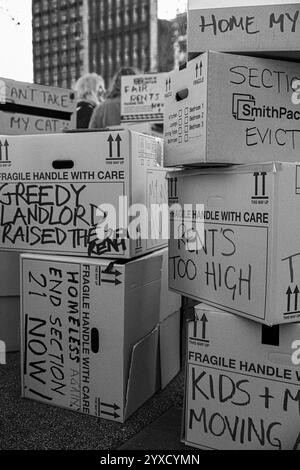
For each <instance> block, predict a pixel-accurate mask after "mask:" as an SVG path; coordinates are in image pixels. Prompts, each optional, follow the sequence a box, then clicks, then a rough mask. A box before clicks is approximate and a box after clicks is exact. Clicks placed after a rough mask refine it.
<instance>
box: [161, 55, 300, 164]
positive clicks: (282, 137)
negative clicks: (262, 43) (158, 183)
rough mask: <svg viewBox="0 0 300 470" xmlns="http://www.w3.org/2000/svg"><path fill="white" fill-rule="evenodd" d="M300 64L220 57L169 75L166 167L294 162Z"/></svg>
mask: <svg viewBox="0 0 300 470" xmlns="http://www.w3.org/2000/svg"><path fill="white" fill-rule="evenodd" d="M299 77H300V65H299V64H297V63H291V62H281V61H276V60H270V59H261V58H253V57H245V56H237V55H232V54H220V53H217V52H209V53H205V54H203V55H201V56H199V57H198V58H196V59H194V60H192V61H190V62H188V63H187V67H186V68H185V69H183V70H180V71H174V72H171V73H170V75H169V83H170V87H169V92H168V93H167V94H166V106H165V125H164V132H165V150H166V162H165V163H166V166H178V165H199V164H207V165H217V164H223V165H224V164H234V163H237V164H241V163H245V164H246V163H258V162H259V163H262V162H266V161H276V160H279V161H297V160H299V150H300V104H299V103H300V99H299V93H295V91H294V89H293V88H295V89H296V88H297V86H296V84H297V83H298V85H300V81H298V79H299Z"/></svg>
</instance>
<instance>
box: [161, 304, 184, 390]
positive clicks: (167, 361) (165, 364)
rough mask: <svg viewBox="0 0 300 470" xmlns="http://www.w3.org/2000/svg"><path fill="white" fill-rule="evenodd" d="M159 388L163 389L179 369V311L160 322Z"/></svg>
mask: <svg viewBox="0 0 300 470" xmlns="http://www.w3.org/2000/svg"><path fill="white" fill-rule="evenodd" d="M159 347H160V368H161V388H162V389H164V388H166V387H167V385H168V384H169V383H170V382H171V381H172V380H173V379H174V378H175V377H176V375H177V374H178V373H179V371H180V312H179V311H178V312H175V313H174V314H173V315H171V316H170V317H169V318H167V319H166V320H164V321H163V322H162V323H161V324H160V338H159Z"/></svg>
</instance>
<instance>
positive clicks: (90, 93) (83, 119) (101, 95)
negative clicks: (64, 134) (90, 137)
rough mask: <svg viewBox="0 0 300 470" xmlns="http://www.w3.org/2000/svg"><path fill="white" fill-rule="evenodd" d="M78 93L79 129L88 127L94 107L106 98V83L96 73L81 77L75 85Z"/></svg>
mask: <svg viewBox="0 0 300 470" xmlns="http://www.w3.org/2000/svg"><path fill="white" fill-rule="evenodd" d="M74 89H75V91H76V93H77V129H88V128H89V124H90V120H91V116H92V114H93V111H94V109H95V108H96V107H97V106H98V105H99V104H100V103H101V102H103V101H104V99H105V93H106V92H105V83H104V80H103V78H102V77H101V76H100V75H97V74H96V73H89V74H86V75H84V76H83V77H81V78H80V79H79V80H78V81H77V83H76V85H75V87H74Z"/></svg>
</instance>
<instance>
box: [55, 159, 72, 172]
mask: <svg viewBox="0 0 300 470" xmlns="http://www.w3.org/2000/svg"><path fill="white" fill-rule="evenodd" d="M52 166H53V168H54V170H72V168H74V162H73V160H55V161H54V162H53V163H52Z"/></svg>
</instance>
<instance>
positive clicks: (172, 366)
mask: <svg viewBox="0 0 300 470" xmlns="http://www.w3.org/2000/svg"><path fill="white" fill-rule="evenodd" d="M162 256H163V255H162V253H157V254H156V255H149V256H146V257H144V258H139V259H138V260H135V261H131V262H128V263H122V262H112V261H109V260H90V259H79V258H71V257H47V256H37V255H36V256H34V255H23V256H22V258H21V265H22V267H21V269H22V312H21V333H22V334H21V338H22V364H23V370H22V394H23V396H24V397H25V398H29V399H34V400H38V401H41V402H42V403H45V404H52V405H55V406H59V407H63V408H68V409H71V410H74V411H78V412H82V413H86V414H89V415H93V416H96V417H101V418H104V419H108V420H113V421H118V422H124V421H125V420H126V419H127V418H128V417H129V416H130V415H131V414H132V413H134V412H135V411H136V410H137V409H138V408H139V407H140V406H142V405H143V403H145V402H146V401H147V400H148V399H149V398H150V397H151V396H152V395H153V394H154V393H155V392H156V391H157V389H158V387H159V383H158V381H157V379H158V377H160V381H159V382H160V383H161V386H163V387H164V386H166V384H167V383H168V381H169V380H171V379H172V378H173V377H174V375H176V373H177V372H178V369H176V367H177V365H178V363H179V335H177V336H175V334H178V332H179V313H174V315H170V316H169V318H168V319H166V320H164V321H163V322H161V325H160V316H161V314H160V305H161V301H160V297H161V276H162ZM160 330H161V333H160ZM159 350H160V355H161V359H160V357H159ZM173 354H174V356H173ZM158 365H159V369H158V367H157V366H158Z"/></svg>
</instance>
